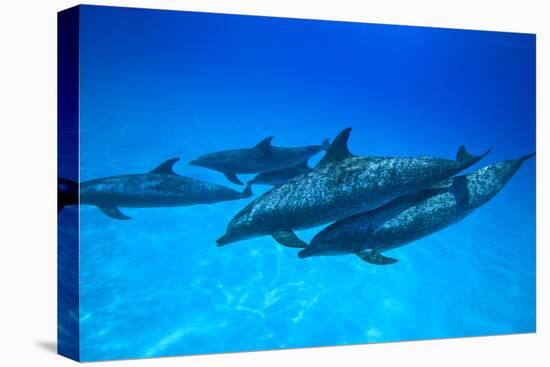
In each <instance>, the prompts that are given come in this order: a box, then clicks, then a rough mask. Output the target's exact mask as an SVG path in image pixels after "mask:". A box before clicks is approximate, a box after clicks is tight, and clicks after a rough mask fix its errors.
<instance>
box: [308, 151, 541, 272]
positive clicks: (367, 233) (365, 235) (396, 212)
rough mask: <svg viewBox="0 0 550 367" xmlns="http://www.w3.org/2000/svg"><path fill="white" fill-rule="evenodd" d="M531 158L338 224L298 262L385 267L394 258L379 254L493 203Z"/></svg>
mask: <svg viewBox="0 0 550 367" xmlns="http://www.w3.org/2000/svg"><path fill="white" fill-rule="evenodd" d="M534 155H535V153H532V154H528V155H526V156H523V157H521V158H518V159H511V160H506V161H502V162H498V163H495V164H491V165H489V166H486V167H483V168H481V169H479V170H477V171H475V172H473V173H470V174H467V175H463V176H457V177H454V178H453V184H452V185H451V186H450V187H448V188H444V189H437V190H426V191H424V192H419V193H416V194H412V195H409V196H406V197H402V198H399V199H396V200H395V201H392V202H391V203H389V204H386V205H385V206H383V207H381V208H378V209H375V210H372V211H369V212H365V213H361V214H357V215H354V216H351V217H348V218H344V219H340V220H338V221H336V222H335V223H333V224H331V225H329V226H328V227H326V228H325V229H323V230H322V231H321V232H319V233H318V234H317V235H315V237H314V238H313V239H312V241H311V243H310V245H309V246H307V247H306V248H305V249H303V250H302V251H300V252H299V253H298V256H299V257H300V258H305V257H310V256H322V255H341V254H356V255H357V256H359V257H360V258H361V259H363V260H364V261H366V262H368V263H371V264H376V265H387V264H393V263H395V262H397V260H396V259H393V258H391V257H386V256H384V255H382V252H385V251H388V250H391V249H394V248H397V247H400V246H404V245H406V244H408V243H411V242H413V241H416V240H418V239H420V238H423V237H425V236H428V235H430V234H432V233H435V232H437V231H439V230H442V229H444V228H446V227H448V226H450V225H452V224H454V223H456V222H458V221H460V220H462V219H464V218H465V217H466V216H468V215H469V214H470V213H472V212H473V211H474V210H475V209H477V208H479V207H480V206H482V205H484V204H485V203H487V202H488V201H489V200H491V199H492V198H493V197H494V196H495V195H496V194H497V193H498V192H499V191H500V190H501V189H502V188H503V187H504V186H505V185H506V183H507V182H508V181H509V180H510V179H511V178H512V176H513V175H514V174H515V173H516V172H517V170H518V169H519V168H520V167H521V165H522V164H523V162H524V161H525V160H527V159H529V158H531V157H533V156H534Z"/></svg>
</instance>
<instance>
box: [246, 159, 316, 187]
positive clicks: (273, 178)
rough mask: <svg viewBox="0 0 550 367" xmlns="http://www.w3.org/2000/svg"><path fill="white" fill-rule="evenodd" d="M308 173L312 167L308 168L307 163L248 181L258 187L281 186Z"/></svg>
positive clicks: (264, 173) (267, 173) (257, 176)
mask: <svg viewBox="0 0 550 367" xmlns="http://www.w3.org/2000/svg"><path fill="white" fill-rule="evenodd" d="M307 172H311V167H310V166H308V164H307V161H306V162H302V163H299V164H297V165H295V166H292V167H288V168H283V169H280V170H277V171H270V172H263V173H259V174H257V175H256V177H254V178H253V179H252V180H250V181H248V183H250V184H256V185H271V186H279V185H282V184H284V183H286V182H287V181H288V180H290V179H292V178H294V177H296V176H298V175H301V174H302V173H307Z"/></svg>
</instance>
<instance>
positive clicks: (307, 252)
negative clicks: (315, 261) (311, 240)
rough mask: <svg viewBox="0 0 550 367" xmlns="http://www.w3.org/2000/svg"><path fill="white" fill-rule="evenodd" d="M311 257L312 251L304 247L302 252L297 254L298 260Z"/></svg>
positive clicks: (310, 248)
mask: <svg viewBox="0 0 550 367" xmlns="http://www.w3.org/2000/svg"><path fill="white" fill-rule="evenodd" d="M313 255H314V253H313V251H312V247H306V248H305V249H303V250H302V251H300V252H298V257H299V258H300V259H305V258H306V257H311V256H313Z"/></svg>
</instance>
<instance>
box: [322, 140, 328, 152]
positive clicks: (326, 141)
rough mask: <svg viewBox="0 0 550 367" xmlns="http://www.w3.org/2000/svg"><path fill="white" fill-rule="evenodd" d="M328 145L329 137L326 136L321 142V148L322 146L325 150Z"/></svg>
mask: <svg viewBox="0 0 550 367" xmlns="http://www.w3.org/2000/svg"><path fill="white" fill-rule="evenodd" d="M329 147H330V140H329V138H326V139H325V140H323V142H322V143H321V148H322V149H323V150H324V151H327V150H328V148H329Z"/></svg>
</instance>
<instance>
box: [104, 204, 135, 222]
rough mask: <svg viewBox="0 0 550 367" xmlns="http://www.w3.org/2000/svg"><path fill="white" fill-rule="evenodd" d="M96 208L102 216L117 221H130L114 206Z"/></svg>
mask: <svg viewBox="0 0 550 367" xmlns="http://www.w3.org/2000/svg"><path fill="white" fill-rule="evenodd" d="M98 208H99V210H101V212H102V213H103V214H105V215H106V216H108V217H111V218H113V219H119V220H128V219H132V218H130V217H129V216H127V215H126V214H124V213H122V212H121V211H120V209H119V208H117V207H114V206H113V207H106V206H99V207H98Z"/></svg>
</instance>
